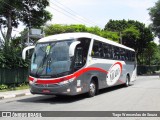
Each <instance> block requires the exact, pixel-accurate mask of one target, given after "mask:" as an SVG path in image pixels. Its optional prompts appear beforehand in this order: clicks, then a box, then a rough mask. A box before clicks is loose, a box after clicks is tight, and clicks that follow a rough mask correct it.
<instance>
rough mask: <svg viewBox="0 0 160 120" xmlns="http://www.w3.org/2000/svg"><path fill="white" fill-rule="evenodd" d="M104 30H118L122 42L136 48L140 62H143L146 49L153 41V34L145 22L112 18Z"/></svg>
mask: <svg viewBox="0 0 160 120" xmlns="http://www.w3.org/2000/svg"><path fill="white" fill-rule="evenodd" d="M104 30H107V31H108V30H109V31H112V32H115V31H116V32H118V33H119V36H120V38H121V39H122V44H124V45H126V46H128V47H131V48H133V49H135V51H136V53H137V54H136V56H137V61H138V64H139V65H140V64H143V59H144V58H142V57H144V56H143V53H144V50H145V48H147V45H148V44H149V43H150V42H151V41H153V34H152V32H151V31H150V29H149V28H148V27H145V24H143V23H140V22H138V21H134V20H128V21H126V20H110V21H109V22H108V23H107V24H106V25H105V28H104Z"/></svg>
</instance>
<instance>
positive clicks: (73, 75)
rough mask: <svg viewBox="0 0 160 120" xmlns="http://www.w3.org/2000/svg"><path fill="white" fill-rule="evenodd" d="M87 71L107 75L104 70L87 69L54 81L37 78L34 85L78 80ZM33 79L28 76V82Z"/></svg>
mask: <svg viewBox="0 0 160 120" xmlns="http://www.w3.org/2000/svg"><path fill="white" fill-rule="evenodd" d="M88 71H99V72H103V73H106V74H107V73H108V72H107V71H106V70H103V69H101V68H95V67H89V68H83V69H81V70H79V71H77V72H75V73H73V74H72V75H68V76H65V77H61V78H55V79H39V78H37V81H36V83H37V84H55V83H59V82H62V81H67V80H69V79H72V78H74V77H75V79H76V78H78V77H79V76H81V75H82V74H83V73H85V72H88ZM34 79H36V78H34V77H31V76H29V81H34Z"/></svg>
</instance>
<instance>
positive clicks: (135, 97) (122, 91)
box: [0, 76, 160, 120]
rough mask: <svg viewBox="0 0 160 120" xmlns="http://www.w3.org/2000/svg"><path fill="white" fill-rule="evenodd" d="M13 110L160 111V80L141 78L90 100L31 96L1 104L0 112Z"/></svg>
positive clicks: (80, 96)
mask: <svg viewBox="0 0 160 120" xmlns="http://www.w3.org/2000/svg"><path fill="white" fill-rule="evenodd" d="M15 110H16V111H160V78H159V77H158V76H143V77H142V76H141V77H138V78H137V80H136V81H135V84H134V85H132V86H129V87H124V86H116V87H112V88H107V89H104V90H101V91H100V93H99V95H97V96H95V97H92V98H87V97H86V96H85V95H79V96H74V97H55V96H52V95H51V96H45V95H30V96H24V97H18V98H12V99H4V100H0V111H15ZM59 119H60V118H59ZM90 119H91V118H90ZM148 119H149V118H148ZM159 119H160V118H159ZM137 120H139V119H137ZM149 120H150V119H149ZM156 120H157V118H156Z"/></svg>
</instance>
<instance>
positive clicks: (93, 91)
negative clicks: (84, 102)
mask: <svg viewBox="0 0 160 120" xmlns="http://www.w3.org/2000/svg"><path fill="white" fill-rule="evenodd" d="M96 91H97V85H96V83H95V81H93V80H92V81H91V82H90V84H89V91H88V95H87V96H88V97H94V96H95V95H96Z"/></svg>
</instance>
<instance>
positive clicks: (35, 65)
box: [22, 33, 136, 97]
mask: <svg viewBox="0 0 160 120" xmlns="http://www.w3.org/2000/svg"><path fill="white" fill-rule="evenodd" d="M31 48H34V52H33V55H32V59H31V68H30V73H29V84H30V88H31V89H30V90H31V93H33V94H53V95H77V94H82V93H87V94H88V96H90V97H93V96H94V95H96V93H98V90H99V89H103V88H106V87H110V86H115V85H120V84H125V85H126V86H129V85H130V84H131V82H133V81H134V80H135V78H136V61H135V51H134V50H133V49H131V48H129V47H126V46H124V45H121V44H118V43H116V42H113V41H111V40H107V39H105V38H102V37H99V36H97V35H94V34H90V33H64V34H57V35H52V36H48V37H44V38H42V39H40V40H39V41H38V42H37V43H36V45H35V46H29V47H26V48H25V49H24V50H23V53H22V57H23V59H25V56H26V51H27V50H29V49H31Z"/></svg>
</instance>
